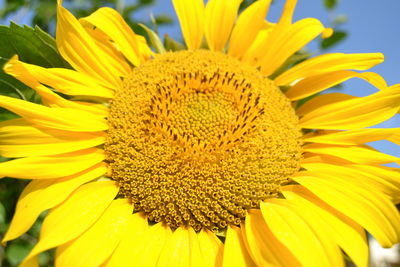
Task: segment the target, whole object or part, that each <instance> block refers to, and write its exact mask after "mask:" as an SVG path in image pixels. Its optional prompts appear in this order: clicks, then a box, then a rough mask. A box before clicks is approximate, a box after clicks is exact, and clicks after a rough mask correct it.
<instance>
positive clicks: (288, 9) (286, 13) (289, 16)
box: [279, 0, 297, 25]
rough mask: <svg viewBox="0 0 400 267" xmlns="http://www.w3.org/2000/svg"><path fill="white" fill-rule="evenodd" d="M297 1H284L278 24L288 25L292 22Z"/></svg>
mask: <svg viewBox="0 0 400 267" xmlns="http://www.w3.org/2000/svg"><path fill="white" fill-rule="evenodd" d="M296 4H297V0H286V3H285V7H284V8H283V12H282V15H281V18H280V19H279V24H283V25H288V24H291V23H292V21H293V13H294V9H295V8H296Z"/></svg>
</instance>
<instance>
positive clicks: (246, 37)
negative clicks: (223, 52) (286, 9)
mask: <svg viewBox="0 0 400 267" xmlns="http://www.w3.org/2000/svg"><path fill="white" fill-rule="evenodd" d="M270 4H271V0H259V1H256V2H254V3H253V4H251V5H250V6H249V7H248V8H246V9H245V10H244V11H243V12H242V13H241V14H240V16H239V18H238V20H237V22H236V25H235V27H234V28H233V31H232V36H231V38H230V41H229V51H228V54H229V55H230V56H233V57H241V56H243V55H244V54H245V52H246V51H247V49H248V48H249V47H250V45H251V44H252V42H253V41H254V40H255V39H256V37H257V34H258V33H259V31H260V30H261V29H262V28H263V26H264V25H265V24H264V19H265V17H266V15H267V13H268V9H269V6H270Z"/></svg>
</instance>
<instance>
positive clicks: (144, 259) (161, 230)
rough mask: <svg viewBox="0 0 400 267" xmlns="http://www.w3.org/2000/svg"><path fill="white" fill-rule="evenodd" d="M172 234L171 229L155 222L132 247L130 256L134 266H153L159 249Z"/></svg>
mask: <svg viewBox="0 0 400 267" xmlns="http://www.w3.org/2000/svg"><path fill="white" fill-rule="evenodd" d="M171 236H172V231H171V229H170V228H169V227H168V226H165V225H163V224H162V223H158V224H155V225H153V226H151V227H150V228H149V230H147V231H146V232H145V233H144V234H143V235H141V236H140V237H139V240H138V241H137V243H136V245H135V246H134V247H132V250H131V258H132V259H135V265H136V266H143V267H155V266H157V262H158V259H159V258H160V254H161V251H162V250H163V248H164V246H165V245H166V243H167V242H168V240H169V239H170V238H171Z"/></svg>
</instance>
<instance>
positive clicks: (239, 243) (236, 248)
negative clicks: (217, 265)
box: [222, 226, 256, 267]
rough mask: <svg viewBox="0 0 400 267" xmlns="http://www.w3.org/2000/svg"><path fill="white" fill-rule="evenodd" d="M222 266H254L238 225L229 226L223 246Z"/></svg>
mask: <svg viewBox="0 0 400 267" xmlns="http://www.w3.org/2000/svg"><path fill="white" fill-rule="evenodd" d="M222 266H223V267H230V266H236V267H250V266H254V267H255V266H256V264H255V263H254V262H253V260H252V259H251V257H250V254H249V252H248V251H247V248H246V245H245V243H244V240H243V235H242V232H241V230H240V228H239V227H236V226H229V227H228V230H227V233H226V239H225V246H224V259H223V264H222Z"/></svg>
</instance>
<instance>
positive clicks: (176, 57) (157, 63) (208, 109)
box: [105, 50, 301, 231]
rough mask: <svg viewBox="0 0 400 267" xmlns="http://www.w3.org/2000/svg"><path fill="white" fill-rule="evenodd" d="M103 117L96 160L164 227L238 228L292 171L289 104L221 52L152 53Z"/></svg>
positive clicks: (295, 142)
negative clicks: (105, 124) (100, 157)
mask: <svg viewBox="0 0 400 267" xmlns="http://www.w3.org/2000/svg"><path fill="white" fill-rule="evenodd" d="M108 119H109V131H108V135H107V140H106V144H105V151H106V160H107V162H108V163H109V169H110V175H111V177H112V179H114V180H116V181H117V182H118V183H119V185H120V193H121V194H122V195H123V196H124V197H126V198H129V199H130V200H131V201H132V203H133V205H134V207H135V210H136V211H143V212H145V213H146V214H147V216H148V218H149V220H151V221H155V222H160V221H162V222H165V223H166V224H168V225H169V226H170V227H172V228H176V227H179V226H191V227H193V228H194V229H195V230H200V229H201V228H208V229H211V230H213V231H217V230H221V229H223V228H225V227H226V226H227V225H228V224H235V225H238V224H240V222H241V221H242V220H243V219H244V218H245V215H246V211H247V210H248V209H251V208H258V207H259V203H260V201H263V200H265V199H267V198H272V197H277V196H278V193H279V188H280V186H282V185H283V184H286V183H288V181H289V180H290V177H291V175H293V174H294V173H295V172H296V171H297V170H298V168H299V160H300V157H301V132H300V129H299V127H298V126H297V124H298V118H297V117H296V115H295V112H294V110H293V108H292V107H291V105H290V102H289V100H288V99H287V98H286V97H285V96H284V95H283V94H282V93H281V91H280V90H279V88H278V87H277V86H275V85H274V84H273V82H272V81H271V80H269V79H268V78H265V77H263V76H262V74H261V73H260V72H259V71H258V70H256V69H254V68H252V67H250V66H247V65H245V64H243V63H241V62H239V61H237V60H236V59H233V58H230V57H229V56H227V55H224V54H222V53H216V52H210V51H205V50H199V51H194V52H193V51H184V52H174V53H166V54H162V55H157V57H156V58H155V59H153V60H150V61H148V62H146V63H145V64H143V65H142V66H140V67H138V68H136V69H134V70H133V72H132V73H131V75H129V77H127V78H126V79H125V80H124V86H123V88H122V89H120V90H119V91H117V92H116V95H115V98H114V99H113V100H112V102H111V105H110V116H109V118H108Z"/></svg>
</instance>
